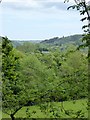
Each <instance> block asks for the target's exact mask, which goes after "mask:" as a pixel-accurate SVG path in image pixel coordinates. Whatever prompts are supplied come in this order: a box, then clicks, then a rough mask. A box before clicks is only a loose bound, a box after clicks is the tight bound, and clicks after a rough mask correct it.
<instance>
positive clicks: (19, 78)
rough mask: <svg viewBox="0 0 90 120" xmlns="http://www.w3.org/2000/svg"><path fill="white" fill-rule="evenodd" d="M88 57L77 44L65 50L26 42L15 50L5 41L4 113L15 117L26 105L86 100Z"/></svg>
mask: <svg viewBox="0 0 90 120" xmlns="http://www.w3.org/2000/svg"><path fill="white" fill-rule="evenodd" d="M41 48H44V49H41ZM45 51H48V52H45ZM86 56H87V55H86V53H84V52H83V51H80V50H77V47H76V46H75V45H67V46H66V45H65V46H64V49H62V48H61V47H60V46H59V47H55V46H53V47H52V46H51V47H50V46H45V45H44V44H39V43H38V44H34V43H24V44H23V45H20V46H17V47H16V48H14V47H13V45H12V43H11V41H9V40H8V38H3V39H2V67H3V69H2V81H3V87H2V91H3V96H2V100H3V112H5V113H7V114H9V115H10V116H11V117H12V116H13V117H14V115H15V114H16V112H17V111H18V110H20V109H21V108H22V107H23V106H26V105H35V104H41V103H43V102H60V101H67V100H77V99H81V98H87V96H88V89H87V88H88V80H87V74H88V73H87V69H88V67H87V66H88V65H87V57H86Z"/></svg>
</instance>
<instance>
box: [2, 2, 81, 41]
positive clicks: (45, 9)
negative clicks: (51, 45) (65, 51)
mask: <svg viewBox="0 0 90 120" xmlns="http://www.w3.org/2000/svg"><path fill="white" fill-rule="evenodd" d="M72 1H73V0H71V2H70V3H64V0H2V3H1V4H0V26H1V27H0V35H1V36H7V37H8V38H9V39H12V40H44V39H48V38H52V37H62V36H68V35H73V34H82V33H83V30H82V25H83V23H82V22H81V21H80V19H81V16H80V15H79V12H77V11H76V10H67V7H68V6H70V5H72V4H73V3H72Z"/></svg>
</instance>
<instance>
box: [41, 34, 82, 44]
mask: <svg viewBox="0 0 90 120" xmlns="http://www.w3.org/2000/svg"><path fill="white" fill-rule="evenodd" d="M82 37H83V36H82V35H81V34H77V35H71V36H67V37H64V36H63V37H61V38H59V37H54V38H51V39H46V40H44V41H41V42H40V43H44V44H49V45H56V46H57V45H62V44H67V43H72V44H75V45H80V44H81V43H82V40H81V39H82Z"/></svg>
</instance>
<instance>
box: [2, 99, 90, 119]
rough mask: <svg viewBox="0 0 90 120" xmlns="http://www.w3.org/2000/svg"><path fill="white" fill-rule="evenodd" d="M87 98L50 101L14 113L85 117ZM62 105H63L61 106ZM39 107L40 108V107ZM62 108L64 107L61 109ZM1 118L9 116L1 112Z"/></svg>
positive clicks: (46, 116) (19, 115)
mask: <svg viewBox="0 0 90 120" xmlns="http://www.w3.org/2000/svg"><path fill="white" fill-rule="evenodd" d="M87 101H88V100H87V99H81V100H76V101H75V100H73V101H65V102H52V103H45V104H41V107H40V106H37V105H36V106H28V107H23V108H22V109H21V110H19V111H18V112H17V114H16V115H15V117H16V118H28V117H30V118H56V117H57V118H78V117H79V118H87V117H88V110H87V109H86V108H87ZM62 105H63V106H62ZM40 108H41V109H40ZM63 108H64V109H63ZM3 118H9V116H8V115H6V114H4V113H3Z"/></svg>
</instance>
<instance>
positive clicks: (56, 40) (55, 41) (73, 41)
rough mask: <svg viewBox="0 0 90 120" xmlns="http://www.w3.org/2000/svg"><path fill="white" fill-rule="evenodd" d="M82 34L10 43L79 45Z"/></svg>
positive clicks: (14, 44)
mask: <svg viewBox="0 0 90 120" xmlns="http://www.w3.org/2000/svg"><path fill="white" fill-rule="evenodd" d="M82 37H83V36H82V35H81V34H76V35H71V36H67V37H64V36H63V37H61V38H59V37H54V38H51V39H46V40H42V41H41V40H22V41H20V40H11V41H12V44H13V46H14V47H16V46H20V45H22V44H23V43H25V42H31V43H41V44H49V45H52V46H53V45H54V46H60V45H62V44H68V43H70V44H74V45H80V44H82V40H81V39H82ZM1 39H2V37H1V36H0V41H1Z"/></svg>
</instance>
